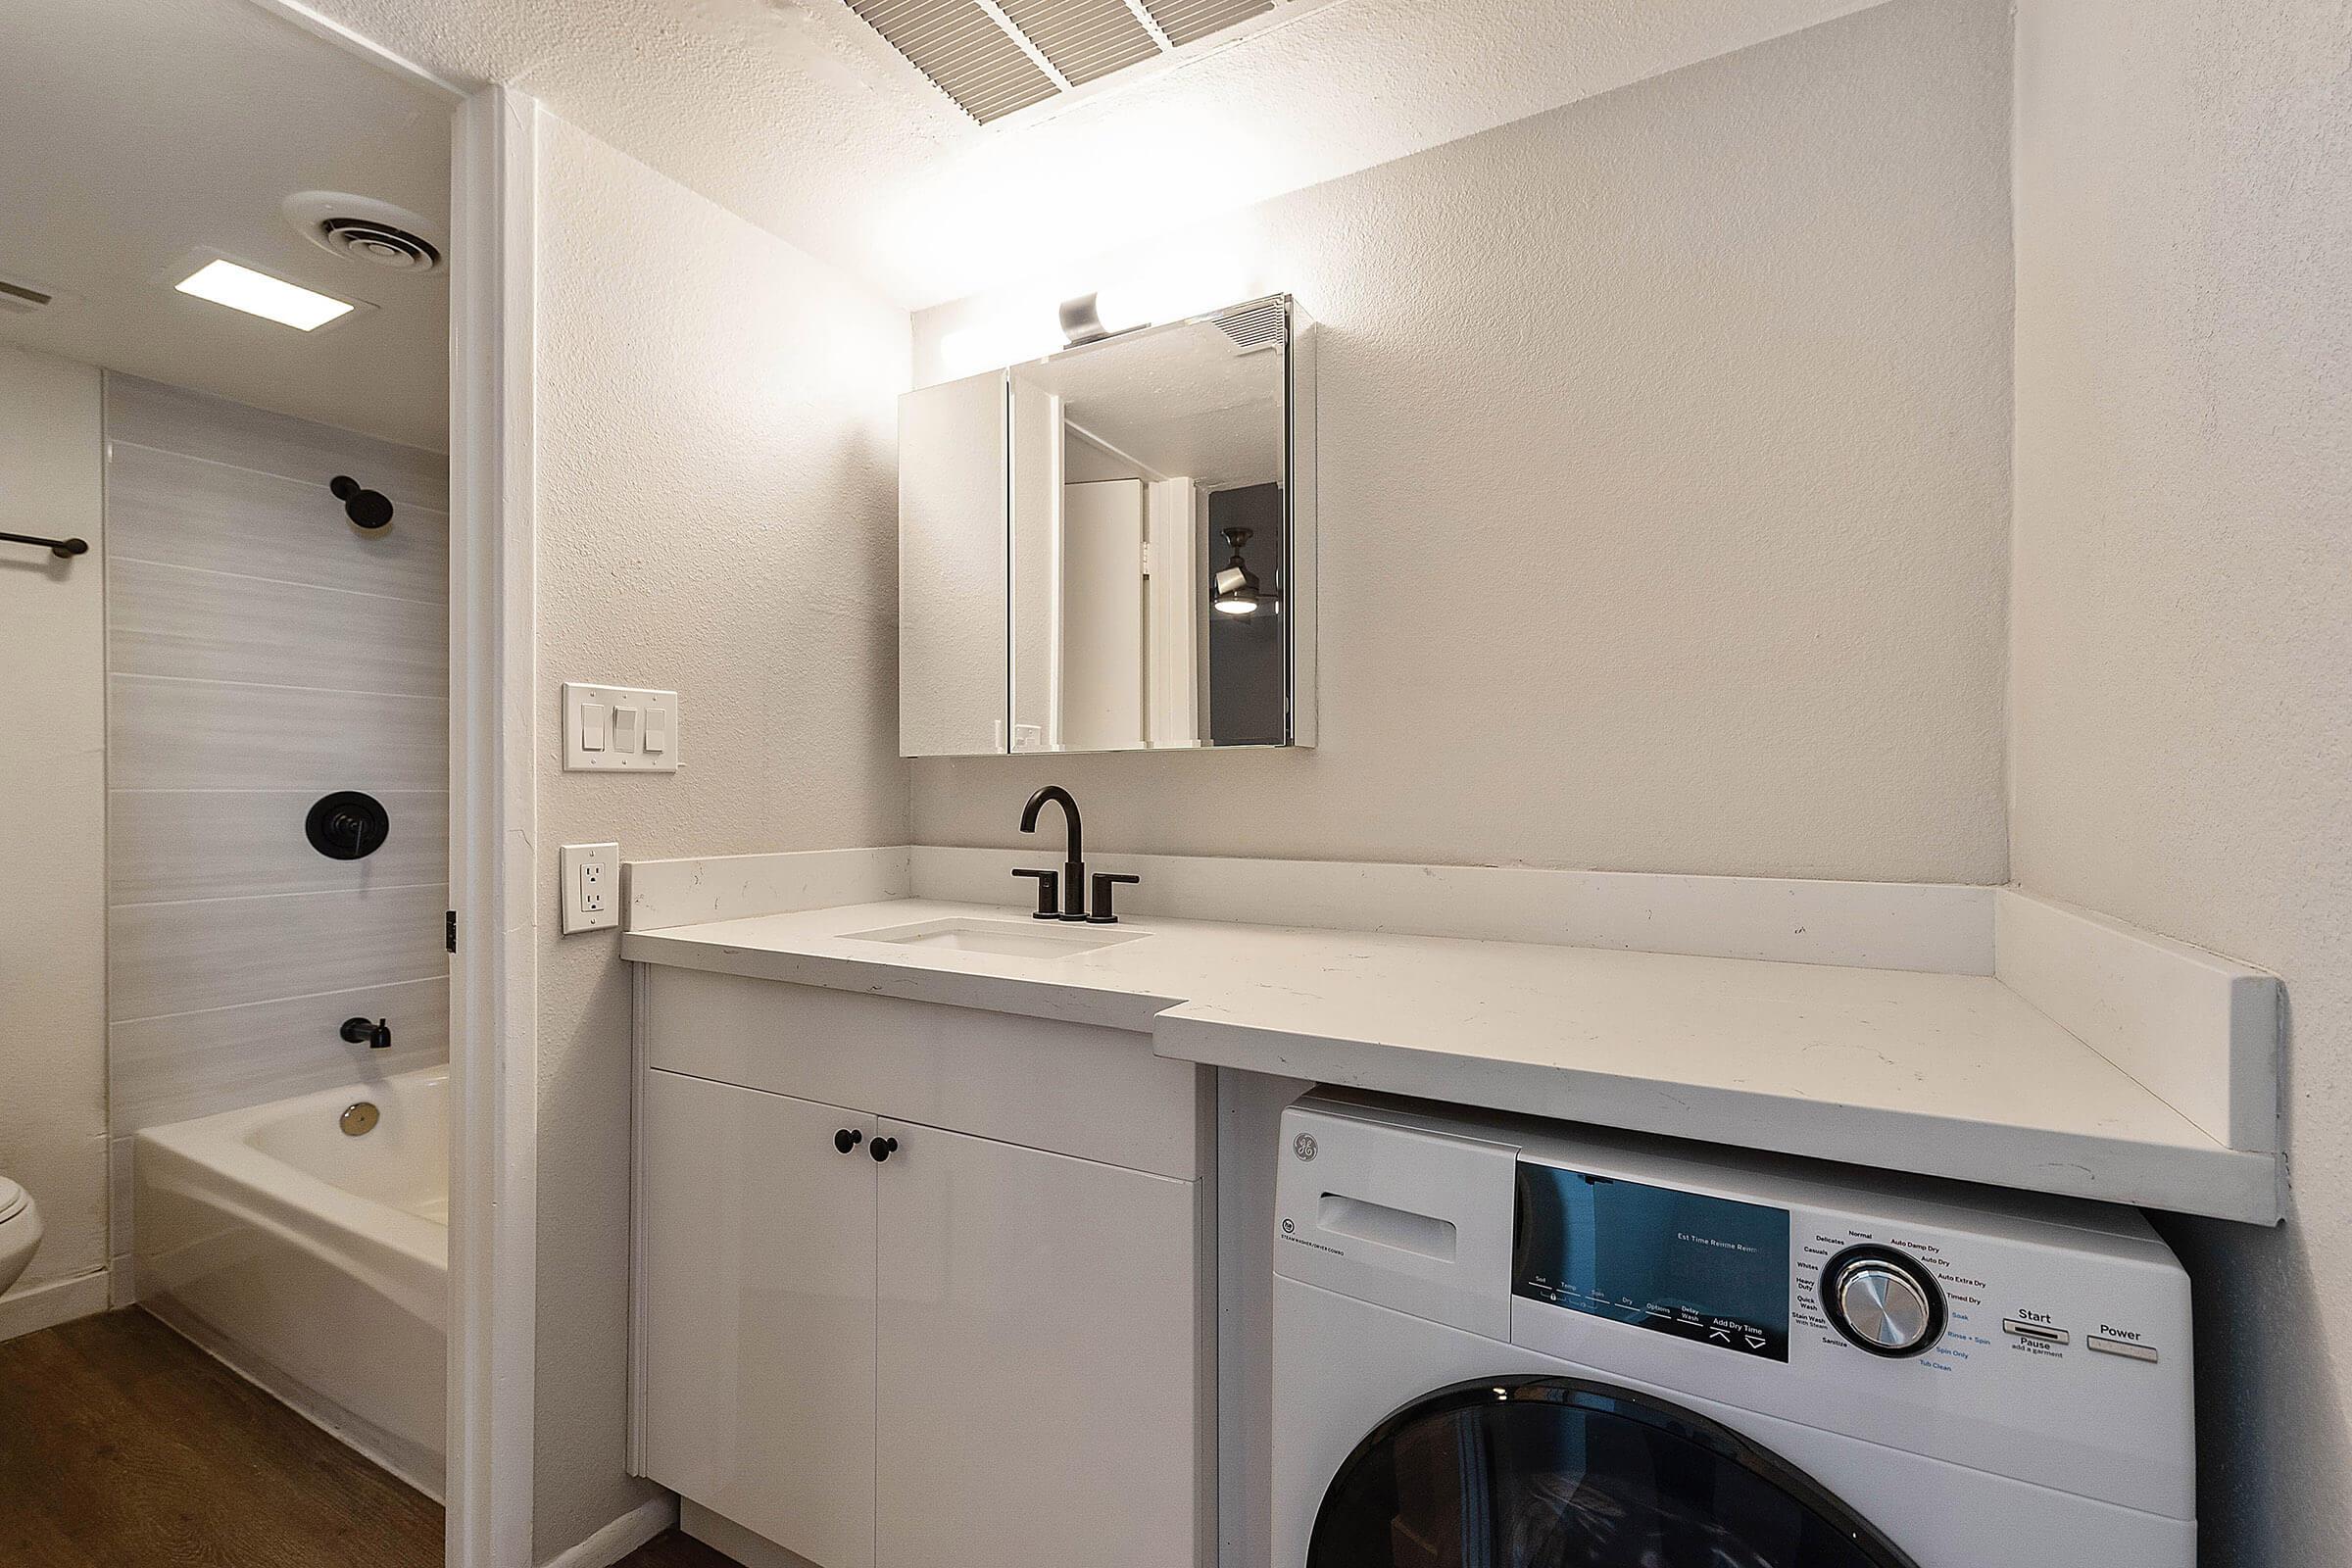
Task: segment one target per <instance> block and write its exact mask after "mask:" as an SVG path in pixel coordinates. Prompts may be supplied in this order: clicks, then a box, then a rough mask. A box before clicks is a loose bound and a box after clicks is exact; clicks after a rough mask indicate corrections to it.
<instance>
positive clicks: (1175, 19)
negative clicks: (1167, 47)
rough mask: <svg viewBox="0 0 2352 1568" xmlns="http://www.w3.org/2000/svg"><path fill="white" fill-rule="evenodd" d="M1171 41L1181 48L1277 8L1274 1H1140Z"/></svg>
mask: <svg viewBox="0 0 2352 1568" xmlns="http://www.w3.org/2000/svg"><path fill="white" fill-rule="evenodd" d="M1139 3H1140V4H1141V5H1142V6H1143V8H1144V9H1145V10H1146V11H1148V12H1150V13H1151V14H1152V21H1153V22H1154V23H1157V24H1158V25H1159V30H1160V31H1162V32H1164V33H1166V34H1167V36H1168V42H1169V43H1170V44H1171V45H1173V46H1174V47H1176V48H1178V49H1181V48H1183V47H1184V46H1185V45H1186V44H1188V43H1191V42H1192V41H1193V40H1194V39H1196V38H1205V37H1207V36H1208V35H1209V34H1210V33H1212V32H1223V31H1224V30H1225V29H1226V28H1227V27H1230V26H1234V25H1237V24H1239V23H1244V22H1248V21H1249V20H1250V18H1251V17H1254V16H1257V15H1258V14H1259V13H1261V12H1266V11H1271V10H1273V9H1274V3H1273V0H1139Z"/></svg>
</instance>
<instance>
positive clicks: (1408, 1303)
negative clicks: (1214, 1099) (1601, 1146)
mask: <svg viewBox="0 0 2352 1568" xmlns="http://www.w3.org/2000/svg"><path fill="white" fill-rule="evenodd" d="M1518 1153H1519V1152H1518V1149H1517V1147H1516V1146H1514V1145H1509V1144H1497V1143H1489V1142H1486V1141H1484V1140H1480V1139H1473V1138H1463V1137H1457V1136H1453V1135H1449V1134H1445V1133H1434V1132H1425V1131H1421V1130H1419V1129H1416V1128H1411V1127H1400V1126H1397V1125H1394V1124H1391V1123H1384V1122H1375V1121H1366V1120H1363V1119H1360V1118H1359V1117H1355V1116H1350V1115H1346V1114H1342V1113H1339V1112H1336V1111H1335V1110H1333V1109H1332V1108H1330V1107H1328V1106H1326V1105H1321V1104H1318V1103H1315V1102H1313V1101H1312V1100H1308V1101H1302V1102H1301V1103H1299V1104H1295V1105H1293V1106H1292V1107H1291V1108H1290V1109H1288V1110H1286V1111H1284V1112H1283V1116H1282V1153H1281V1166H1280V1171H1279V1173H1278V1175H1277V1177H1276V1180H1275V1221H1276V1227H1275V1238H1274V1271H1275V1272H1276V1273H1277V1274H1280V1275H1283V1276H1285V1277H1286V1278H1289V1279H1295V1280H1299V1281H1302V1282H1304V1283H1305V1284H1308V1285H1320V1286H1322V1287H1323V1288H1324V1289H1326V1290H1332V1291H1340V1292H1344V1293H1346V1294H1347V1295H1348V1296H1351V1297H1354V1298H1356V1299H1358V1300H1364V1301H1371V1302H1375V1303H1377V1304H1378V1305H1381V1306H1386V1307H1391V1308H1393V1309H1395V1310H1397V1311H1399V1312H1409V1313H1411V1314H1412V1315H1413V1316H1415V1317H1420V1318H1427V1319H1429V1320H1430V1321H1431V1322H1434V1323H1445V1324H1448V1325H1450V1326H1452V1327H1454V1328H1458V1329H1465V1330H1468V1331H1469V1332H1470V1333H1473V1334H1483V1335H1486V1336H1488V1337H1489V1338H1491V1339H1496V1340H1508V1339H1509V1338H1510V1335H1511V1218H1512V1212H1513V1197H1512V1185H1511V1184H1512V1177H1513V1171H1514V1167H1515V1166H1516V1164H1517V1161H1518Z"/></svg>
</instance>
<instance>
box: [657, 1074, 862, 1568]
mask: <svg viewBox="0 0 2352 1568" xmlns="http://www.w3.org/2000/svg"><path fill="white" fill-rule="evenodd" d="M645 1080H646V1089H645V1099H644V1115H645V1129H644V1133H645V1146H644V1147H645V1187H644V1193H643V1201H644V1203H645V1227H644V1237H645V1241H644V1249H643V1253H642V1259H641V1266H642V1267H643V1269H644V1271H645V1272H644V1281H645V1285H644V1301H645V1309H646V1335H645V1423H646V1425H645V1436H646V1444H645V1451H646V1457H647V1465H646V1473H647V1474H649V1475H650V1476H652V1477H653V1478H654V1479H655V1480H656V1481H659V1482H661V1483H662V1485H663V1486H666V1487H671V1488H674V1489H676V1490H677V1491H678V1492H681V1493H683V1494H685V1495H687V1496H689V1497H692V1498H693V1499H694V1500H695V1501H697V1502H699V1503H701V1504H703V1505H704V1506H705V1507H707V1508H710V1509H712V1510H714V1511H715V1512H718V1513H721V1514H724V1515H726V1516H727V1517H728V1518H729V1519H732V1520H734V1521H735V1522H736V1523H738V1524H740V1525H743V1526H745V1527H747V1528H748V1529H751V1530H755V1531H757V1532H759V1533H760V1535H762V1536H765V1537H767V1538H768V1539H769V1540H770V1541H773V1542H775V1543H777V1544H779V1545H783V1546H787V1547H789V1548H791V1549H792V1550H794V1551H796V1552H799V1553H800V1554H801V1555H803V1556H805V1557H808V1558H809V1559H810V1560H811V1561H813V1562H816V1563H819V1564H821V1565H823V1568H870V1565H871V1564H872V1562H873V1560H874V1178H875V1174H876V1167H875V1164H874V1161H873V1160H872V1158H871V1157H869V1154H868V1152H867V1144H866V1140H867V1139H869V1138H871V1137H872V1136H873V1126H872V1123H871V1122H870V1121H867V1120H865V1119H862V1118H860V1117H859V1116H858V1113H856V1112H854V1111H847V1110H841V1109H838V1108H836V1107H834V1106H831V1105H820V1104H817V1103H813V1102H810V1101H806V1100H793V1099H790V1098H788V1097H786V1096H783V1095H770V1094H763V1093H761V1092H760V1091H759V1090H756V1089H738V1088H735V1087H733V1086H732V1085H728V1084H714V1083H711V1082H709V1081H707V1080H705V1079H701V1078H687V1077H683V1076H680V1075H679V1074H676V1073H668V1072H660V1071H653V1072H648V1073H647V1074H646V1075H645ZM845 1131H855V1132H858V1134H859V1135H860V1136H859V1139H858V1143H857V1144H856V1145H855V1146H854V1147H853V1148H851V1149H850V1150H849V1151H848V1152H842V1151H840V1150H838V1149H837V1148H836V1147H835V1139H836V1135H837V1134H840V1133H843V1132H845Z"/></svg>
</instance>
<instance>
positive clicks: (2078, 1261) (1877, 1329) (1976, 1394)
mask: <svg viewBox="0 0 2352 1568" xmlns="http://www.w3.org/2000/svg"><path fill="white" fill-rule="evenodd" d="M1282 1137H1283V1148H1282V1151H1281V1154H1280V1176H1279V1178H1278V1181H1277V1184H1276V1202H1277V1220H1278V1235H1277V1238H1276V1242H1275V1279H1274V1368H1273V1376H1274V1449H1273V1460H1274V1477H1273V1484H1274V1495H1273V1500H1274V1509H1275V1515H1274V1568H2105V1565H2110V1564H2112V1565H2117V1568H2123V1565H2129V1568H2194V1563H2195V1557H2196V1526H2195V1523H2194V1517H2195V1515H2194V1508H2193V1498H2192V1491H2193V1482H2194V1455H2193V1435H2192V1426H2191V1416H2190V1384H2189V1366H2190V1362H2189V1299H2188V1280H2187V1276H2186V1275H2185V1274H2183V1273H2182V1271H2181V1269H2180V1264H2179V1262H2178V1261H2177V1260H2176V1259H2175V1258H2174V1257H2173V1255H2172V1253H2171V1252H2170V1251H2169V1250H2167V1249H2166V1248H2165V1246H2164V1244H2163V1243H2162V1242H2161V1241H2159V1240H2158V1239H2157V1238H2156V1235H2155V1233H2154V1232H2153V1231H2152V1230H2150V1229H2149V1227H2148V1224H2147V1221H2146V1220H2145V1219H2143V1218H2142V1217H2141V1216H2140V1215H2139V1214H2137V1213H2136V1212H2134V1211H2132V1210H2130V1209H2122V1208H2114V1207H2108V1206H2104V1205H2098V1204H2090V1203H2076V1202H2070V1201H2060V1200H2042V1199H2035V1198H2034V1197H2031V1196H2029V1195H2022V1194H1999V1195H1989V1194H1985V1192H1984V1191H1983V1190H1981V1189H1959V1188H1953V1187H1939V1186H1937V1185H1936V1184H1932V1183H1928V1182H1924V1181H1920V1180H1917V1179H1913V1178H1905V1177H1899V1176H1885V1177H1878V1176H1873V1175H1870V1174H1868V1173H1858V1172H1856V1171H1855V1170H1854V1168H1853V1167H1848V1166H1833V1165H1824V1164H1819V1163H1814V1162H1809V1161H1799V1160H1793V1159H1785V1158H1780V1157H1777V1156H1773V1155H1768V1154H1744V1153H1740V1152H1732V1151H1714V1150H1708V1149H1703V1148H1701V1147H1700V1146H1695V1145H1688V1144H1680V1143H1674V1142H1671V1141H1667V1140H1656V1139H1650V1140H1645V1139H1641V1138H1637V1137H1633V1136H1630V1135H1620V1134H1614V1133H1608V1132H1603V1131H1598V1130H1591V1129H1583V1128H1576V1129H1569V1128H1563V1127H1560V1126H1557V1125H1555V1124H1548V1123H1535V1122H1515V1121H1511V1120H1508V1119H1504V1118H1487V1119H1481V1118H1475V1117H1470V1116H1456V1115H1453V1114H1450V1113H1446V1112H1442V1111H1438V1110H1434V1109H1431V1108H1430V1107H1427V1106H1420V1105H1415V1104H1411V1103H1400V1102H1394V1101H1384V1100H1380V1099H1377V1098H1374V1097H1370V1096H1356V1095H1350V1094H1346V1093H1342V1092H1337V1091H1329V1090H1325V1091H1318V1092H1316V1093H1315V1094H1312V1095H1309V1096H1308V1097H1306V1098H1305V1099H1302V1100H1300V1101H1299V1103H1296V1104H1294V1105H1292V1106H1291V1107H1290V1108H1289V1109H1288V1110H1287V1111H1286V1112H1285V1113H1284V1117H1283V1126H1282Z"/></svg>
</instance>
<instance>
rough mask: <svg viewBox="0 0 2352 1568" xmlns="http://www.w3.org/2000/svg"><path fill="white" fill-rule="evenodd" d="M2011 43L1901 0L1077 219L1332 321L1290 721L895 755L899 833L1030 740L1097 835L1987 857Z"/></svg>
mask: <svg viewBox="0 0 2352 1568" xmlns="http://www.w3.org/2000/svg"><path fill="white" fill-rule="evenodd" d="M2009 41H2010V29H2009V19H2008V12H2007V7H2006V5H2005V4H2004V3H2002V0H1960V3H1947V0H1894V3H1891V4H1887V5H1884V6H1880V7H1877V8H1875V9H1872V10H1868V11H1864V12H1861V13H1859V14H1857V15H1853V16H1849V17H1846V18H1844V19H1842V20H1839V21H1836V22H1831V23H1828V24H1825V25H1820V26H1817V27H1814V28H1811V29H1809V30H1806V31H1803V32H1800V33H1797V34H1794V35H1792V36H1789V37H1786V38H1782V39H1779V40H1776V41H1774V42H1770V43H1765V44H1762V45H1759V46H1757V47H1755V48H1751V49H1747V50H1744V51H1742V52H1740V53H1739V54H1735V55H1731V56H1728V57H1725V58H1723V59H1720V60H1715V61H1712V62H1709V63H1706V64H1703V65H1697V66H1692V67H1690V68H1688V69H1686V70H1684V71H1681V72H1677V73H1673V74H1671V75H1667V76H1663V77H1660V78H1658V79H1655V80H1651V81H1646V82H1642V83H1640V84H1638V85H1635V86H1631V87H1627V88H1624V89H1622V90H1620V91H1617V92H1613V93H1609V94H1606V95H1604V96H1602V97H1599V98H1595V99H1592V100H1590V101H1587V102H1584V103H1579V104H1575V105H1571V106H1569V107H1567V108H1564V109H1560V110H1556V111H1553V112H1551V113H1548V114H1545V115H1542V116H1539V117H1537V118H1535V119H1532V120H1527V121H1523V122H1520V123H1516V124H1512V125H1508V126H1505V127H1503V128H1500V129H1497V130H1494V131H1490V132H1487V133H1486V134H1483V135H1480V136H1476V137H1473V138H1471V139H1469V140H1466V141H1461V142H1457V143H1454V144H1452V145H1449V146H1446V147H1442V148H1438V149H1435V150H1433V151H1429V152H1424V153H1420V154H1417V155H1415V156H1413V157H1410V158H1406V159H1403V160H1401V161H1399V162H1397V163H1393V164H1389V165H1386V166H1383V167H1381V168H1378V169H1374V170H1371V171H1368V172H1363V173H1359V174H1354V175H1350V176H1348V177H1347V178H1345V179H1340V180H1337V181H1334V182H1332V183H1330V184H1326V185H1321V186H1317V187H1314V188H1312V189H1308V190H1304V191H1300V192H1298V193H1296V194H1294V195H1291V196H1286V197H1282V198H1279V199H1277V200H1274V201H1270V202H1267V203H1264V204H1262V205H1260V206H1257V207H1254V208H1251V209H1250V210H1248V211H1247V212H1245V213H1243V214H1241V215H1239V216H1238V217H1236V218H1233V219H1231V220H1219V221H1215V222H1213V223H1210V224H1207V225H1204V226H1201V227H1198V228H1195V229H1190V230H1186V231H1182V232H1180V233H1177V234H1174V235H1171V236H1169V237H1167V238H1165V239H1163V240H1161V241H1157V242H1154V243H1153V244H1152V245H1151V246H1148V247H1144V248H1141V249H1138V250H1135V251H1130V252H1124V253H1120V254H1118V255H1115V256H1111V257H1106V258H1103V259H1102V261H1101V262H1100V264H1099V266H1098V269H1097V271H1096V275H1097V278H1098V279H1099V280H1100V281H1104V282H1109V281H1115V280H1117V279H1118V278H1120V277H1122V276H1125V275H1127V274H1129V273H1130V272H1149V271H1152V270H1155V269H1158V268H1161V267H1164V266H1165V265H1166V263H1167V260H1168V259H1169V258H1170V257H1172V256H1186V257H1203V258H1208V259H1210V265H1213V266H1215V267H1217V268H1219V269H1221V270H1229V271H1231V272H1232V273H1234V277H1233V286H1234V287H1235V289H1236V291H1237V292H1239V291H1240V290H1242V289H1245V288H1288V289H1291V290H1293V291H1294V292H1296V293H1297V294H1298V295H1299V297H1300V299H1301V300H1302V301H1303V302H1304V304H1305V305H1306V307H1307V309H1308V310H1309V311H1310V312H1311V313H1312V314H1313V315H1314V316H1315V317H1316V319H1318V320H1320V321H1321V322H1322V323H1323V326H1324V331H1325V334H1326V335H1325V338H1324V342H1323V358H1322V378H1321V393H1322V420H1321V434H1322V464H1321V476H1322V496H1323V501H1322V518H1323V529H1322V534H1323V547H1322V578H1321V593H1322V597H1321V605H1322V625H1323V633H1322V639H1321V649H1322V660H1323V680H1322V746H1321V748H1320V749H1319V750H1316V751H1312V752H1250V753H1228V754H1225V755H1214V754H1188V755H1182V756H1175V755H1143V754H1131V755H1127V756H1117V757H1107V758H1080V759H1067V760H1051V761H1042V762H1038V761H1030V760H1000V759H987V760H957V761H924V762H918V763H916V764H915V766H914V793H913V826H914V834H915V838H916V841H917V842H920V843H929V844H951V845H956V844H963V845H991V844H1008V843H1014V842H1017V835H1015V834H1014V832H1013V828H1014V819H1015V814H1016V812H1017V810H1018V808H1019V805H1020V802H1021V800H1022V798H1023V796H1024V795H1025V794H1026V793H1027V792H1028V791H1029V790H1030V789H1031V788H1032V787H1033V786H1034V785H1036V784H1037V783H1040V782H1042V781H1044V780H1047V779H1054V780H1058V781H1060V782H1062V783H1064V784H1067V785H1070V786H1071V787H1073V788H1074V789H1076V791H1077V792H1078V796H1079V798H1080V800H1081V801H1083V802H1084V803H1085V804H1086V806H1087V807H1088V809H1089V811H1090V814H1091V817H1092V823H1091V825H1093V826H1094V827H1095V830H1096V833H1097V835H1098V837H1097V839H1096V842H1097V843H1098V844H1101V845H1103V846H1106V847H1113V848H1118V849H1125V850H1136V851H1156V852H1164V853H1174V854H1223V855H1277V856H1300V857H1306V858H1372V859H1387V858H1399V859H1420V860H1438V861H1510V862H1527V863H1535V864H1543V865H1566V866H1592V867H1608V868H1638V869H1642V870H1656V871H1702V872H1727V873H1753V874H1765V875H1789V876H1823V877H1861V878H1919V879H1927V880H1957V881H1964V882H1999V881H2002V880H2004V878H2005V875H2006V836H2005V834H2006V827H2005V820H2004V815H2003V805H2002V785H2003V772H2002V766H2003V751H2002V733H2001V721H2002V692H2003V675H2004V644H2005V625H2004V620H2003V598H2004V583H2005V577H2006V572H2007V541H2008V492H2009V424H2010V418H2009V343H2010V327H2011V322H2010V286H2011V270H2010V250H2009V188H2008V137H2009ZM1202 303H1211V302H1202ZM1049 311H1050V305H1049V304H1048V303H1047V302H1046V300H1043V299H1040V298H1039V297H1038V296H1037V290H1036V289H1034V288H1032V289H1024V290H1008V291H1005V292H1004V293H1000V294H991V295H985V296H979V297H975V298H973V299H970V300H965V301H959V302H957V303H956V304H955V305H951V306H943V307H940V308H938V309H935V310H931V311H926V312H923V313H920V314H919V315H918V316H917V317H916V339H917V349H918V353H917V362H916V368H917V378H918V379H919V380H932V379H938V378H940V377H941V376H942V375H943V374H944V373H945V368H946V365H947V356H946V355H945V354H943V352H942V350H943V346H945V347H949V348H951V349H952V347H953V345H951V344H950V343H949V338H950V335H951V334H954V333H957V332H973V333H976V334H987V333H990V332H992V331H994V330H995V329H996V328H997V327H998V326H999V325H1000V324H1001V323H1002V322H1003V321H1005V319H1007V318H1008V317H1017V316H1019V315H1021V313H1027V315H1029V316H1035V317H1037V318H1038V319H1041V320H1050V319H1051V318H1050V315H1047V314H1045V313H1047V312H1049Z"/></svg>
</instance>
